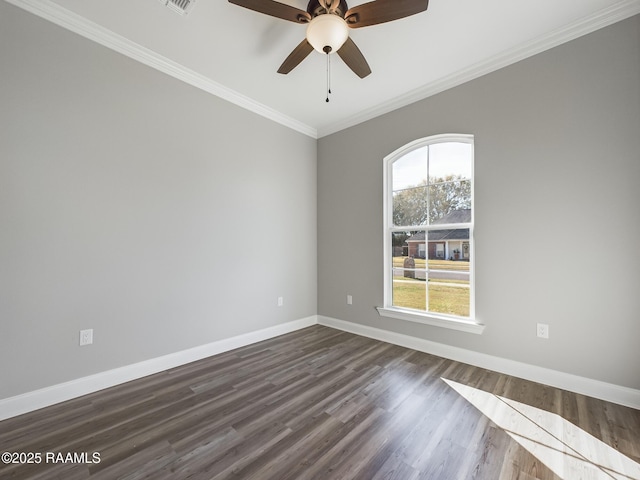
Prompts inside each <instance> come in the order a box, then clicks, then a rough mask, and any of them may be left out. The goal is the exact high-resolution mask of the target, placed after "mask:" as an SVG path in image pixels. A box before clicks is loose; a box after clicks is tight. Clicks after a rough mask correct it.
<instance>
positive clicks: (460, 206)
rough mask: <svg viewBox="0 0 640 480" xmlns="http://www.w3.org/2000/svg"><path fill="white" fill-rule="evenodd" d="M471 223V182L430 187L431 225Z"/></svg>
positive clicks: (455, 182) (446, 183)
mask: <svg viewBox="0 0 640 480" xmlns="http://www.w3.org/2000/svg"><path fill="white" fill-rule="evenodd" d="M463 222H471V182H470V181H469V180H462V181H449V182H440V183H436V184H433V185H430V186H429V223H436V224H438V223H463Z"/></svg>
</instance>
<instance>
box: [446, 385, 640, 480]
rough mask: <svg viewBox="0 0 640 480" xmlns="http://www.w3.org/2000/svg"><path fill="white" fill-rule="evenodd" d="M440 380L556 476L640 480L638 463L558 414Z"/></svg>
mask: <svg viewBox="0 0 640 480" xmlns="http://www.w3.org/2000/svg"><path fill="white" fill-rule="evenodd" d="M442 380H444V381H445V382H446V383H447V384H448V385H449V386H450V387H451V388H453V389H454V390H455V391H456V392H458V393H459V394H460V395H462V396H463V397H464V398H465V399H466V400H467V401H469V402H470V403H471V404H472V405H473V406H475V407H476V408H477V409H478V410H480V412H482V413H483V414H484V415H486V416H487V417H488V418H489V419H490V420H491V421H492V422H493V423H495V424H496V425H497V426H498V427H500V428H501V429H502V430H504V431H505V432H506V433H507V434H509V436H511V438H513V439H514V440H515V441H516V442H518V444H520V445H521V446H522V447H524V448H525V449H526V450H527V451H529V452H530V453H531V454H532V455H534V456H535V457H536V458H538V459H539V460H540V461H541V462H542V463H544V464H545V465H546V466H547V467H548V468H549V469H551V470H552V471H553V473H555V474H556V475H558V476H559V477H561V478H563V479H566V480H571V479H577V478H580V479H594V480H595V479H598V480H599V479H606V480H611V479H616V480H640V464H638V463H636V462H634V461H633V460H631V459H630V458H629V457H627V456H625V455H623V454H622V453H620V452H619V451H617V450H616V449H614V448H612V447H611V446H609V445H607V444H606V443H604V442H602V441H601V440H599V439H597V438H596V437H594V436H593V435H591V434H589V433H587V432H585V431H584V430H582V429H581V428H579V427H577V426H576V425H574V424H573V423H571V422H569V421H567V420H565V419H564V418H562V417H561V416H560V415H557V414H555V413H550V412H547V411H545V410H542V409H539V408H536V407H532V406H530V405H526V404H524V403H520V402H517V401H515V400H510V399H508V398H504V397H500V396H498V395H494V394H492V393H488V392H485V391H483V390H478V389H477V388H473V387H469V386H467V385H463V384H461V383H457V382H454V381H452V380H447V379H445V378H443V379H442Z"/></svg>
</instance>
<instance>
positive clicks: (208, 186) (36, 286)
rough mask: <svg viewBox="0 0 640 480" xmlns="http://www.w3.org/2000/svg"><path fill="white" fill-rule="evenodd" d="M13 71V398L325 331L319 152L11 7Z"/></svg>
mask: <svg viewBox="0 0 640 480" xmlns="http://www.w3.org/2000/svg"><path fill="white" fill-rule="evenodd" d="M0 68H1V71H0V365H2V373H1V376H0V380H1V381H0V398H5V397H9V396H13V395H16V394H20V393H23V392H27V391H30V390H34V389H37V388H41V387H45V386H48V385H53V384H57V383H60V382H64V381H67V380H71V379H75V378H79V377H82V376H85V375H89V374H93V373H96V372H100V371H104V370H108V369H112V368H115V367H119V366H123V365H127V364H131V363H134V362H137V361H141V360H145V359H150V358H154V357H157V356H160V355H163V354H168V353H172V352H176V351H180V350H183V349H187V348H189V347H193V346H197V345H202V344H206V343H209V342H213V341H216V340H220V339H223V338H228V337H231V336H234V335H238V334H242V333H245V332H250V331H254V330H258V329H261V328H266V327H269V326H273V325H277V324H281V323H284V322H287V321H291V320H296V319H300V318H304V317H306V316H309V315H315V313H316V311H317V306H316V292H317V285H316V279H317V276H316V239H317V235H316V141H315V140H314V139H311V138H309V137H306V136H304V135H302V134H299V133H295V132H293V131H292V130H290V129H288V128H286V127H283V126H280V125H278V124H276V123H274V122H271V121H269V120H267V119H264V118H262V117H260V116H257V115H254V114H252V113H250V112H247V111H246V110H243V109H241V108H238V107H236V106H233V105H231V104H229V103H227V102H225V101H222V100H220V99H217V98H215V97H213V96H212V95H209V94H206V93H204V92H202V91H200V90H197V89H195V88H193V87H190V86H188V85H185V84H184V83H181V82H179V81H178V80H175V79H173V78H170V77H168V76H166V75H163V74H161V73H159V72H157V71H155V70H152V69H150V68H147V67H145V66H143V65H141V64H139V63H137V62H135V61H133V60H130V59H128V58H125V57H123V56H121V55H119V54H117V53H114V52H112V51H110V50H108V49H106V48H103V47H101V46H99V45H97V44H95V43H93V42H90V41H87V40H85V39H83V38H81V37H79V36H76V35H74V34H73V33H70V32H68V31H66V30H63V29H61V28H59V27H56V26H54V25H53V24H50V23H48V22H46V21H44V20H41V19H39V18H37V17H35V16H32V15H30V14H28V13H26V12H23V11H22V10H19V9H17V8H15V7H12V6H9V5H8V4H6V3H5V2H0ZM280 295H282V296H284V301H285V304H284V306H283V307H281V308H278V307H277V306H276V303H277V302H276V300H277V297H278V296H280ZM83 328H93V329H94V335H95V343H94V345H92V346H90V347H82V348H80V347H79V346H78V331H79V330H80V329H83Z"/></svg>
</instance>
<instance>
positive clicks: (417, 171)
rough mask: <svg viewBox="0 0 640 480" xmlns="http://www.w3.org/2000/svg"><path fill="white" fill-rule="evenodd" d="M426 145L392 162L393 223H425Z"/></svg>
mask: <svg viewBox="0 0 640 480" xmlns="http://www.w3.org/2000/svg"><path fill="white" fill-rule="evenodd" d="M427 154H428V149H427V147H423V148H419V149H417V150H414V151H412V152H409V153H408V154H406V155H404V156H403V157H402V158H399V159H398V160H396V161H395V162H393V172H392V178H393V224H394V225H396V226H404V225H407V226H409V225H425V224H426V223H427V219H428V211H427V210H428V208H427Z"/></svg>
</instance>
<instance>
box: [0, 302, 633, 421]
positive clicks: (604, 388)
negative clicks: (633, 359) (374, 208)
mask: <svg viewBox="0 0 640 480" xmlns="http://www.w3.org/2000/svg"><path fill="white" fill-rule="evenodd" d="M316 324H320V325H325V326H327V327H331V328H336V329H338V330H343V331H345V332H350V333H354V334H356V335H361V336H363V337H368V338H373V339H376V340H380V341H383V342H388V343H393V344H394V345H399V346H402V347H406V348H412V349H414V350H418V351H421V352H426V353H430V354H433V355H438V356H440V357H443V358H448V359H451V360H456V361H459V362H463V363H467V364H470V365H475V366H477V367H481V368H487V369H489V370H493V371H496V372H500V373H505V374H507V375H513V376H515V377H519V378H524V379H526V380H531V381H534V382H538V383H543V384H545V385H550V386H552V387H557V388H562V389H564V390H569V391H571V392H575V393H580V394H582V395H588V396H590V397H595V398H599V399H601V400H606V401H608V402H613V403H617V404H619V405H624V406H627V407H631V408H635V409H638V410H640V390H635V389H632V388H628V387H622V386H619V385H613V384H610V383H606V382H601V381H598V380H593V379H590V378H585V377H580V376H577V375H572V374H569V373H563V372H558V371H556V370H551V369H548V368H543V367H537V366H535V365H529V364H526V363H522V362H517V361H514V360H508V359H505V358H500V357H496V356H493V355H487V354H485V353H478V352H473V351H471V350H466V349H463V348H458V347H452V346H450V345H445V344H442V343H436V342H432V341H429V340H424V339H421V338H416V337H411V336H409V335H403V334H401V333H395V332H391V331H389V330H382V329H379V328H374V327H369V326H366V325H361V324H358V323H353V322H347V321H344V320H339V319H336V318H331V317H325V316H322V315H317V316H316V315H312V316H309V317H306V318H302V319H299V320H294V321H291V322H287V323H284V324H280V325H274V326H272V327H268V328H264V329H262V330H257V331H254V332H248V333H245V334H242V335H238V336H235V337H231V338H226V339H223V340H218V341H216V342H212V343H208V344H206V345H201V346H198V347H194V348H190V349H188V350H183V351H180V352H176V353H172V354H169V355H164V356H162V357H157V358H153V359H150V360H145V361H143V362H139V363H135V364H132V365H127V366H125V367H121V368H116V369H113V370H108V371H106V372H101V373H97V374H95V375H90V376H88V377H82V378H79V379H76V380H71V381H69V382H65V383H61V384H58V385H53V386H51V387H46V388H42V389H39V390H34V391H32V392H27V393H24V394H21V395H16V396H15V397H9V398H5V399H2V400H0V420H4V419H7V418H11V417H15V416H18V415H22V414H23V413H28V412H31V411H34V410H38V409H40V408H44V407H48V406H50V405H54V404H56V403H60V402H64V401H66V400H71V399H73V398H76V397H80V396H82V395H86V394H89V393H93V392H97V391H99V390H103V389H105V388H109V387H113V386H115V385H119V384H121V383H125V382H128V381H131V380H135V379H137V378H142V377H146V376H147V375H152V374H154V373H158V372H162V371H164V370H167V369H170V368H173V367H178V366H180V365H184V364H187V363H189V362H194V361H196V360H201V359H203V358H206V357H210V356H212V355H217V354H219V353H223V352H227V351H229V350H233V349H234V348H239V347H244V346H246V345H250V344H252V343H256V342H260V341H262V340H267V339H269V338H273V337H277V336H279V335H284V334H286V333H290V332H294V331H296V330H300V329H302V328H306V327H309V326H311V325H316Z"/></svg>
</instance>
